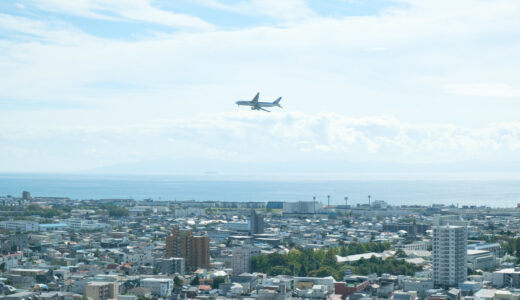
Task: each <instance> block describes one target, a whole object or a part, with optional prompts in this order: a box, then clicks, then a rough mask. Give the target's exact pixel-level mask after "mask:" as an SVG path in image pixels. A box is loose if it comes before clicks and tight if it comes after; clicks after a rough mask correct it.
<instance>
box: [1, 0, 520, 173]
mask: <svg viewBox="0 0 520 300" xmlns="http://www.w3.org/2000/svg"><path fill="white" fill-rule="evenodd" d="M519 13H520V3H519V2H518V1H516V0H493V1H491V0H460V1H456V2H454V1H448V0H436V1H428V0H423V1H421V0H395V1H382V0H374V1H362V0H329V1H322V0H307V1H306V0H284V1H280V0H190V1H188V0H176V1H150V0H75V1H69V0H19V1H3V2H0V128H1V129H2V130H0V172H72V171H81V170H88V169H92V168H99V167H105V166H110V165H114V164H127V163H137V162H142V161H148V160H163V159H166V160H168V159H171V160H179V159H205V160H212V159H214V160H224V161H244V162H251V161H253V162H254V161H259V162H262V161H293V160H301V161H310V160H321V159H328V160H341V161H355V162H370V163H374V162H397V163H438V164H443V163H450V162H457V161H467V160H470V161H484V162H493V161H512V162H518V161H519V160H520V155H519V150H520V121H519V118H518V111H520V104H519V101H520V82H519V81H520V76H518V75H519V74H518V70H520V59H519V57H518V53H520V20H518V18H517V16H518V14H519ZM257 91H260V92H261V99H263V100H272V99H275V98H277V97H278V96H282V97H283V100H282V104H283V106H284V109H283V110H278V111H274V112H272V113H270V114H268V113H260V112H251V111H248V110H246V109H244V108H237V107H236V106H235V105H234V102H235V101H236V100H239V99H248V98H251V97H253V96H254V94H255V93H256V92H257Z"/></svg>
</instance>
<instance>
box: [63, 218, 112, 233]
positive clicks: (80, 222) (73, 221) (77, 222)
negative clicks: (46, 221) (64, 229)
mask: <svg viewBox="0 0 520 300" xmlns="http://www.w3.org/2000/svg"><path fill="white" fill-rule="evenodd" d="M65 224H67V225H69V227H70V229H72V230H95V229H105V227H106V225H105V224H103V223H98V222H96V221H93V220H85V219H79V218H70V219H67V220H65Z"/></svg>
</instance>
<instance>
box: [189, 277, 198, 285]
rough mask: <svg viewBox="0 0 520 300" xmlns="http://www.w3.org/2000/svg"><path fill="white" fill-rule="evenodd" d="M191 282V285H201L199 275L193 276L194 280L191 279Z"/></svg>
mask: <svg viewBox="0 0 520 300" xmlns="http://www.w3.org/2000/svg"><path fill="white" fill-rule="evenodd" d="M190 284H191V285H199V284H200V279H199V276H198V275H196V276H195V278H193V280H191V282H190Z"/></svg>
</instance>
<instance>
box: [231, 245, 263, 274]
mask: <svg viewBox="0 0 520 300" xmlns="http://www.w3.org/2000/svg"><path fill="white" fill-rule="evenodd" d="M258 254H260V249H259V248H256V247H252V246H244V247H235V248H233V260H232V265H231V266H232V268H233V275H240V274H242V273H249V272H251V259H252V258H253V257H255V256H257V255H258Z"/></svg>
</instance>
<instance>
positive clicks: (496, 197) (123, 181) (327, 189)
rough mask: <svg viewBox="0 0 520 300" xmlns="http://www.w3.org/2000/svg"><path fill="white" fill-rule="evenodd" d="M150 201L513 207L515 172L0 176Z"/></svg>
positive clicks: (8, 183) (79, 195)
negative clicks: (377, 201) (329, 196)
mask: <svg viewBox="0 0 520 300" xmlns="http://www.w3.org/2000/svg"><path fill="white" fill-rule="evenodd" d="M24 190H26V191H29V192H31V194H32V196H33V197H68V198H71V199H74V200H96V199H107V198H120V199H121V198H131V199H135V200H143V199H153V200H155V201H184V200H195V201H237V202H247V201H258V202H269V201H287V202H294V201H310V200H312V197H313V196H316V197H317V201H319V202H321V203H323V204H326V202H327V199H326V196H327V195H331V204H334V205H337V204H345V201H344V198H345V197H348V199H349V200H348V204H352V205H356V204H358V203H368V195H371V196H372V197H371V199H372V201H374V200H383V201H386V202H387V203H389V204H390V205H414V204H419V205H426V206H429V205H433V204H444V205H460V206H462V205H476V206H482V205H485V206H490V207H516V206H517V203H518V202H520V173H515V172H510V173H508V172H500V173H496V174H495V173H490V172H484V173H475V172H473V173H355V174H354V173H341V174H338V173H334V174H330V173H329V174H325V173H313V174H302V173H298V174H287V173H276V174H221V173H208V174H170V175H164V174H155V175H151V174H143V175H137V174H80V173H68V174H63V173H53V174H52V173H0V196H8V195H11V196H20V195H21V193H22V191H24Z"/></svg>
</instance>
